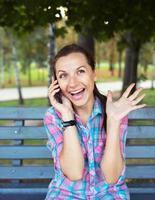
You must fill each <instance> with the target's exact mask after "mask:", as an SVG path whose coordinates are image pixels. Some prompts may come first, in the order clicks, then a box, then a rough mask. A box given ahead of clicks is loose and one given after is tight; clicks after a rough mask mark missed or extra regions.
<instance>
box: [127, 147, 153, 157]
mask: <svg viewBox="0 0 155 200" xmlns="http://www.w3.org/2000/svg"><path fill="white" fill-rule="evenodd" d="M126 158H155V146H151V145H146V146H144V145H143V146H142V145H141V146H127V147H126Z"/></svg>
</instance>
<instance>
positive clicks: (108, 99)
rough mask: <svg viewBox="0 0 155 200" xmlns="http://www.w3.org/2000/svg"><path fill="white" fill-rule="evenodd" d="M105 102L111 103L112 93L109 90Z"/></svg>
mask: <svg viewBox="0 0 155 200" xmlns="http://www.w3.org/2000/svg"><path fill="white" fill-rule="evenodd" d="M107 101H110V102H112V92H111V91H110V90H108V94H107Z"/></svg>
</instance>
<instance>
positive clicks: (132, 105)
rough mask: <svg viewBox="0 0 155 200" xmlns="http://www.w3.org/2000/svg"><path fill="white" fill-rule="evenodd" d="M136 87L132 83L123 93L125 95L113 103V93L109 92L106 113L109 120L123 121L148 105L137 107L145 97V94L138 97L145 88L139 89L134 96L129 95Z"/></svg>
mask: <svg viewBox="0 0 155 200" xmlns="http://www.w3.org/2000/svg"><path fill="white" fill-rule="evenodd" d="M134 85H135V84H134V83H132V84H131V85H130V86H129V87H128V88H127V89H126V91H125V92H124V93H123V95H122V96H121V97H120V98H119V99H118V100H117V101H115V102H113V99H112V92H111V91H108V95H107V104H106V113H107V118H108V119H114V120H117V121H121V120H122V119H123V118H124V117H125V116H126V115H128V114H129V112H130V111H133V110H137V109H139V108H143V107H144V106H146V104H139V105H137V104H138V103H139V102H140V101H141V100H142V99H143V98H144V96H145V94H142V95H141V96H138V95H139V93H140V92H141V91H142V90H143V88H139V89H137V90H136V91H135V92H134V93H133V94H131V95H129V94H130V92H131V90H132V88H133V87H134Z"/></svg>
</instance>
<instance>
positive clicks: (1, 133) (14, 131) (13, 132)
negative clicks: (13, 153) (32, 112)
mask: <svg viewBox="0 0 155 200" xmlns="http://www.w3.org/2000/svg"><path fill="white" fill-rule="evenodd" d="M0 139H1V140H4V139H6V140H10V139H47V134H46V131H45V127H43V126H42V127H36V126H32V127H29V126H25V127H18V126H15V127H14V126H12V127H9V126H7V127H0Z"/></svg>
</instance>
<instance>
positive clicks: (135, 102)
mask: <svg viewBox="0 0 155 200" xmlns="http://www.w3.org/2000/svg"><path fill="white" fill-rule="evenodd" d="M144 97H145V94H142V95H141V96H139V97H138V98H137V99H136V100H134V101H132V105H136V104H138V103H139V102H140V101H141V100H142V99H143V98H144Z"/></svg>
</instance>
